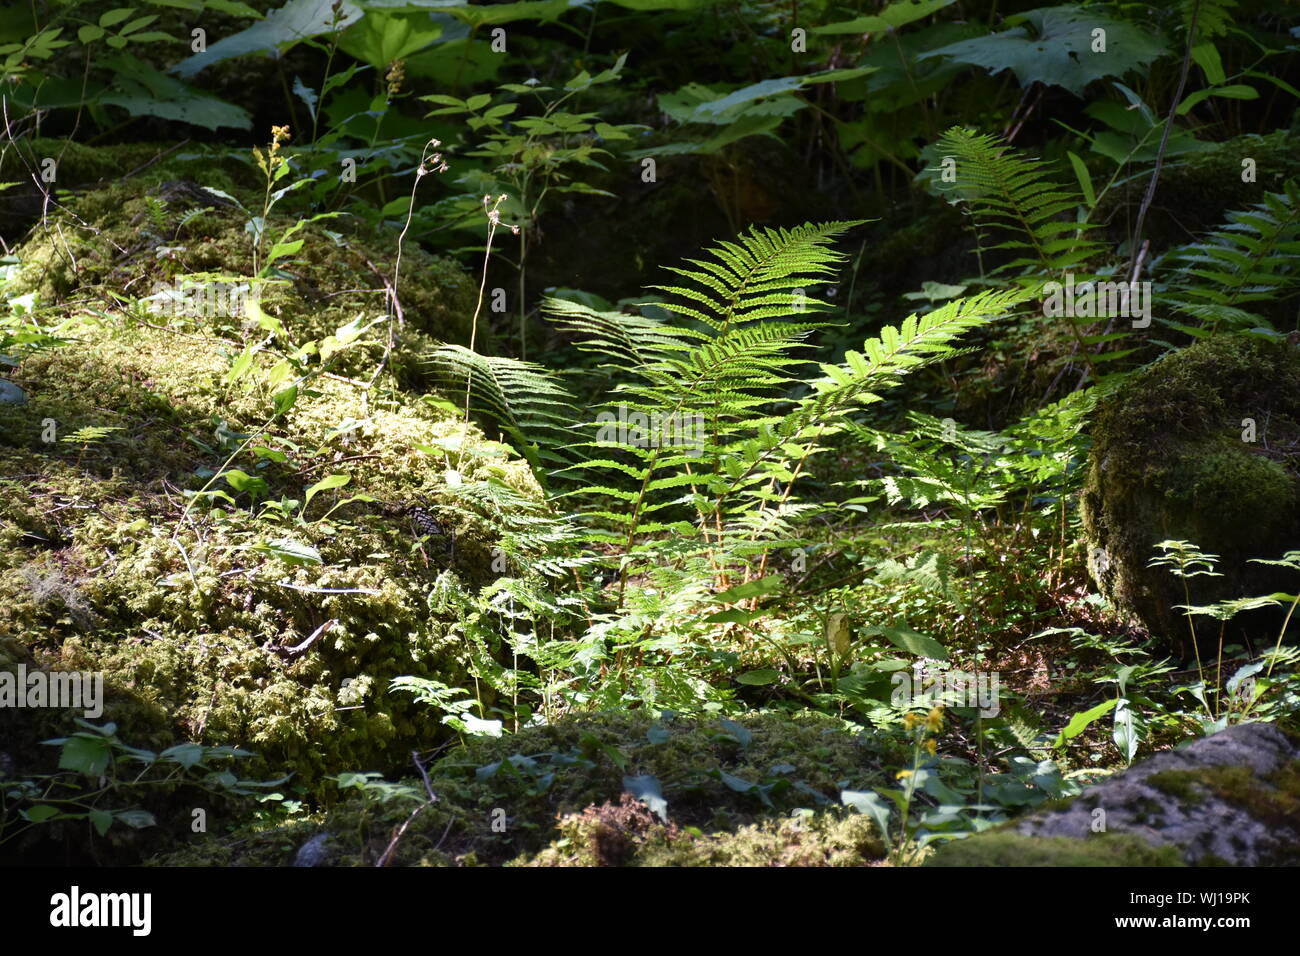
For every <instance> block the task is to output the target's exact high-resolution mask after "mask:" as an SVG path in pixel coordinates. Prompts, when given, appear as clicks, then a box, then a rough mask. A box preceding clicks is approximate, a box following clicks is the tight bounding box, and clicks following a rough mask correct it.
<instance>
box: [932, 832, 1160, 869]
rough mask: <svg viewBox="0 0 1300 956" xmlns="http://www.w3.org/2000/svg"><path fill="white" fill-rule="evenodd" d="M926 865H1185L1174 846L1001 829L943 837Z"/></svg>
mask: <svg viewBox="0 0 1300 956" xmlns="http://www.w3.org/2000/svg"><path fill="white" fill-rule="evenodd" d="M925 865H926V866H1183V865H1184V863H1183V861H1182V858H1181V857H1180V856H1179V855H1178V851H1177V849H1175V848H1174V847H1159V848H1157V847H1153V846H1151V845H1150V844H1148V843H1147V842H1146V841H1144V840H1142V839H1141V838H1140V837H1136V836H1133V835H1131V834H1121V833H1098V834H1094V835H1091V836H1089V837H1088V838H1086V839H1083V840H1078V839H1074V838H1072V837H1030V836H1023V835H1021V834H1017V833H1011V832H1008V831H1005V830H1002V831H997V832H992V833H983V834H979V835H978V836H973V837H968V838H967V839H965V840H956V841H954V842H952V843H945V844H944V845H943V846H941V847H939V849H938V850H936V851H935V853H934V854H933V855H932V856H931V857H930V858H929V859H928V860H927V861H926V863H925Z"/></svg>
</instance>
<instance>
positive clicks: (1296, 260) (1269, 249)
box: [1159, 180, 1300, 334]
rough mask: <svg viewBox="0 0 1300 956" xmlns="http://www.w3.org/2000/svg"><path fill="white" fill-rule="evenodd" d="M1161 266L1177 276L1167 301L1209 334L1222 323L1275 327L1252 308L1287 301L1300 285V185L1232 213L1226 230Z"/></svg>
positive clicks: (1172, 255)
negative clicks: (1261, 303)
mask: <svg viewBox="0 0 1300 956" xmlns="http://www.w3.org/2000/svg"><path fill="white" fill-rule="evenodd" d="M1159 266H1161V267H1167V268H1168V269H1169V270H1170V271H1171V273H1172V276H1173V279H1172V282H1171V285H1170V288H1169V289H1168V290H1167V291H1166V292H1165V293H1164V295H1163V296H1162V300H1163V302H1164V303H1165V304H1167V305H1168V306H1170V307H1172V309H1173V310H1174V311H1176V312H1179V313H1182V314H1183V315H1187V316H1191V317H1193V318H1195V319H1197V320H1199V322H1200V323H1201V325H1202V326H1207V327H1208V331H1209V332H1211V333H1212V332H1214V331H1216V330H1217V329H1218V328H1219V327H1220V326H1221V325H1227V326H1230V327H1235V328H1250V327H1252V326H1264V327H1267V328H1272V324H1271V323H1270V322H1269V321H1268V320H1267V319H1265V318H1264V317H1263V316H1261V315H1259V314H1258V313H1256V312H1253V311H1251V310H1250V309H1249V308H1247V306H1250V305H1251V304H1253V303H1258V302H1269V303H1274V302H1277V301H1279V300H1284V299H1287V298H1289V297H1291V296H1292V295H1294V294H1295V293H1296V290H1297V287H1300V186H1297V184H1296V182H1295V181H1294V180H1292V181H1289V182H1287V183H1286V185H1285V187H1284V191H1283V192H1281V193H1266V194H1265V195H1264V201H1263V202H1261V203H1259V204H1257V205H1255V206H1253V207H1251V208H1249V209H1246V210H1243V211H1236V212H1230V213H1228V214H1227V224H1226V225H1224V226H1223V227H1222V228H1221V229H1218V230H1216V231H1214V232H1212V233H1210V235H1209V236H1207V237H1206V238H1205V239H1204V240H1202V241H1200V242H1194V243H1190V244H1188V245H1185V246H1180V247H1179V248H1177V249H1173V250H1171V251H1170V252H1168V253H1167V254H1166V255H1165V256H1164V257H1163V258H1162V259H1161V260H1160V263H1159ZM1176 327H1178V328H1181V329H1183V330H1184V331H1187V332H1189V333H1192V334H1197V333H1200V330H1199V329H1192V328H1187V327H1186V326H1176ZM1200 334H1204V333H1200Z"/></svg>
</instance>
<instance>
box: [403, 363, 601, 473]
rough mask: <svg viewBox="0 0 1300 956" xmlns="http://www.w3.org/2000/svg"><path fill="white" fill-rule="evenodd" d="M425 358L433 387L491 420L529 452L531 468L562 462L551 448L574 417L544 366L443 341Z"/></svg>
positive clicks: (562, 440) (566, 434)
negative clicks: (475, 350) (546, 462)
mask: <svg viewBox="0 0 1300 956" xmlns="http://www.w3.org/2000/svg"><path fill="white" fill-rule="evenodd" d="M425 358H426V362H427V363H428V365H429V367H430V372H431V374H432V377H433V379H434V381H435V382H436V383H437V387H438V391H439V392H440V393H441V394H443V395H444V396H446V397H447V398H449V399H450V400H452V401H455V402H456V403H457V404H458V405H460V406H464V404H465V393H466V389H467V388H468V390H469V409H470V411H471V413H473V414H475V415H478V416H481V417H483V418H487V419H489V420H490V421H492V422H495V423H496V424H497V425H498V426H499V427H500V428H501V430H502V431H503V432H504V433H505V434H506V435H508V436H509V437H510V438H511V439H512V440H513V441H514V442H515V443H516V445H517V446H518V447H519V448H520V450H521V451H522V452H523V453H524V454H525V455H526V456H527V457H528V460H529V463H530V464H532V466H533V468H534V470H536V471H539V472H540V471H541V469H542V461H543V460H546V461H548V462H551V463H552V464H555V463H559V464H566V463H567V462H566V461H565V459H563V458H562V457H561V456H559V455H558V453H557V452H556V450H557V449H559V448H561V447H563V446H565V445H567V444H568V443H569V441H570V439H571V437H572V436H571V432H570V429H571V426H572V423H573V421H574V419H575V417H576V414H577V413H576V410H575V408H574V405H573V396H572V395H571V394H570V393H569V391H568V389H566V388H565V387H564V386H563V385H562V384H561V383H560V381H559V377H558V376H557V375H556V374H555V373H554V372H552V371H551V370H550V369H548V368H546V367H545V366H542V365H538V364H536V363H533V362H521V361H519V360H518V359H511V358H504V357H501V356H495V355H480V354H479V353H477V352H473V351H471V350H469V349H467V348H465V347H464V346H460V345H452V344H449V343H443V344H442V345H439V346H438V347H437V348H435V349H434V350H433V352H431V353H429V354H428V355H427V356H426V357H425Z"/></svg>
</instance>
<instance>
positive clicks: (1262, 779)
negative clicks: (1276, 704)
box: [928, 724, 1300, 866]
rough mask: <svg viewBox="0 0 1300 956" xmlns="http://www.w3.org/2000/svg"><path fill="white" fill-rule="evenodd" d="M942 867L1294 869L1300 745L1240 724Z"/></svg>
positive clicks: (962, 852) (948, 854) (949, 858)
mask: <svg viewBox="0 0 1300 956" xmlns="http://www.w3.org/2000/svg"><path fill="white" fill-rule="evenodd" d="M928 862H929V864H930V865H938V866H1178V865H1183V864H1187V865H1193V866H1295V865H1297V864H1298V863H1300V738H1297V737H1296V736H1294V735H1292V734H1289V733H1287V732H1285V731H1283V730H1281V729H1279V728H1278V727H1277V726H1275V725H1273V724H1241V725H1238V726H1235V727H1230V728H1228V729H1227V730H1224V731H1221V732H1219V733H1217V734H1215V735H1213V736H1211V737H1205V738H1202V739H1200V740H1197V741H1194V742H1192V743H1190V744H1188V745H1187V746H1184V747H1180V748H1179V749H1177V750H1171V751H1166V752H1164V753H1160V754H1157V755H1156V756H1154V757H1152V758H1151V759H1149V760H1146V761H1144V762H1142V763H1140V764H1138V765H1137V766H1134V767H1132V768H1131V769H1129V770H1127V771H1124V772H1122V773H1119V774H1116V775H1115V776H1113V777H1110V778H1108V779H1106V780H1104V781H1102V782H1101V783H1099V784H1096V785H1095V786H1092V787H1089V788H1088V789H1087V790H1085V791H1084V792H1083V793H1082V794H1080V795H1079V796H1078V797H1077V798H1075V799H1074V800H1073V801H1071V802H1069V803H1068V804H1066V805H1065V806H1062V807H1054V808H1051V809H1047V810H1043V811H1040V812H1037V813H1033V814H1031V815H1029V816H1027V817H1023V818H1021V819H1020V820H1018V821H1016V822H1014V823H1011V824H1008V825H1007V826H1006V827H1004V828H1002V829H999V830H996V831H990V832H988V833H982V834H977V835H975V836H972V837H969V838H967V839H965V840H962V841H959V842H957V843H953V844H951V845H948V846H945V847H943V848H942V849H940V850H939V851H938V852H937V853H936V854H935V856H934V857H933V859H931V860H930V861H928Z"/></svg>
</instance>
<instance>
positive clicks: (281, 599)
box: [0, 317, 538, 786]
mask: <svg viewBox="0 0 1300 956" xmlns="http://www.w3.org/2000/svg"><path fill="white" fill-rule="evenodd" d="M64 334H65V335H68V336H71V337H72V338H73V341H72V342H71V343H70V344H68V345H65V346H63V347H61V348H56V349H52V350H48V351H44V352H40V353H37V354H35V355H31V356H29V357H27V358H26V359H25V360H24V361H23V362H22V364H21V365H20V367H19V368H18V370H17V372H16V373H15V377H16V378H17V379H18V380H19V381H21V382H22V386H23V388H24V389H25V391H26V392H27V395H28V401H27V402H26V403H25V404H23V405H0V667H5V666H8V667H14V666H16V665H17V664H18V663H24V664H26V665H27V666H28V668H29V669H30V668H32V667H44V668H49V669H59V670H76V671H98V672H103V674H104V675H105V685H106V696H107V703H106V707H105V711H104V715H103V718H102V719H104V720H113V721H115V722H117V723H118V725H119V727H120V728H121V730H120V735H121V736H122V738H123V739H124V740H126V741H128V742H129V743H132V744H135V745H140V746H150V747H163V746H167V745H169V744H172V743H175V742H176V741H177V740H178V739H182V740H183V739H192V740H196V741H199V742H204V743H212V744H233V745H240V746H244V747H246V748H248V749H249V750H252V751H255V752H256V753H258V754H259V755H260V758H261V759H260V761H256V762H254V763H252V764H250V765H249V766H248V767H246V768H244V769H245V771H246V772H247V773H248V774H249V775H250V776H260V777H267V776H278V775H279V774H280V773H285V772H290V771H292V772H294V773H296V774H297V778H296V779H297V781H298V782H301V783H303V784H305V785H309V786H310V785H312V784H313V783H314V782H318V781H319V779H320V776H321V775H322V774H325V773H331V772H336V771H339V770H344V769H373V768H379V769H383V768H391V767H394V766H399V765H402V764H405V763H406V760H407V757H408V755H409V752H410V750H411V749H412V747H413V746H422V745H427V744H428V743H429V742H430V741H431V740H434V739H435V738H436V737H437V736H438V734H439V733H440V728H439V725H438V722H437V719H436V715H433V714H431V712H429V711H427V710H422V709H421V708H419V707H418V706H417V705H415V704H414V703H413V701H412V700H411V699H410V697H409V696H407V695H393V694H390V693H389V690H388V685H389V681H390V679H391V678H393V677H395V676H399V675H404V674H414V675H418V676H425V677H432V678H438V679H441V680H444V681H447V682H449V683H457V682H459V681H460V680H461V679H463V677H464V674H465V666H464V662H465V660H466V655H467V654H469V653H471V649H470V648H469V647H468V646H467V642H466V641H465V639H464V637H463V636H462V635H461V633H460V630H459V614H460V609H461V608H463V607H464V606H466V604H467V603H468V602H467V599H466V597H465V594H466V592H467V589H471V588H477V587H479V586H481V585H483V584H485V583H487V581H488V580H490V579H491V578H492V577H495V575H494V574H493V572H492V571H491V568H490V564H491V560H492V550H491V549H492V548H493V547H494V545H495V532H494V531H493V528H494V527H495V524H494V521H495V520H496V519H495V516H493V515H489V514H488V513H486V512H483V511H482V510H481V509H480V508H479V507H478V506H477V505H474V504H472V503H471V502H470V501H469V499H468V498H466V497H465V493H466V492H467V490H468V489H471V488H473V487H476V486H479V485H481V483H482V482H485V481H489V480H490V481H493V482H495V483H498V484H499V485H502V486H505V487H507V488H513V489H514V491H513V492H512V493H513V494H514V495H515V497H516V498H517V499H518V502H519V507H520V508H522V509H524V510H526V509H527V508H528V507H532V506H533V505H530V504H529V502H530V501H533V502H535V501H536V496H537V493H538V489H537V486H536V484H535V483H534V482H533V479H532V476H531V473H530V472H529V470H528V469H527V467H526V466H525V465H523V464H522V463H521V462H519V461H518V460H517V459H514V458H512V457H510V455H509V454H508V450H507V449H505V448H504V447H503V446H500V445H496V444H494V443H490V442H485V441H484V440H483V438H482V436H481V435H480V434H479V433H478V432H477V430H475V429H473V428H467V427H466V426H465V425H463V424H462V423H461V422H460V421H459V420H457V419H456V418H455V417H454V416H453V417H449V416H448V415H447V413H445V412H443V411H440V410H438V409H436V408H434V407H433V406H431V405H429V404H427V403H424V402H422V401H420V400H418V399H415V398H412V397H409V396H406V395H405V394H403V393H401V392H396V391H388V390H378V391H377V390H366V389H363V388H360V387H358V386H357V385H355V384H354V383H352V382H351V381H350V380H347V379H344V378H334V377H329V376H328V375H319V376H316V377H315V378H313V379H311V380H310V381H308V382H306V383H304V385H303V386H302V388H301V390H300V394H299V396H298V399H297V402H296V404H294V405H293V407H292V408H291V409H289V410H288V412H287V413H286V414H284V415H283V416H281V417H279V418H276V419H274V420H271V408H272V402H271V398H270V395H271V393H272V392H274V391H276V390H278V386H274V387H273V386H271V385H269V384H268V378H267V376H268V375H269V374H270V370H271V369H272V368H273V367H274V365H275V364H276V360H275V359H274V358H270V357H265V358H263V357H259V359H258V360H257V361H255V362H254V363H253V366H252V368H251V369H250V371H249V372H248V374H247V376H246V377H245V378H244V379H243V380H242V381H240V382H238V383H234V384H231V383H228V382H227V372H228V370H229V369H230V367H231V362H232V359H233V358H234V356H236V355H237V354H239V345H240V343H238V342H231V341H227V340H224V339H220V338H209V337H204V336H198V335H194V334H190V333H181V332H177V331H171V330H163V329H157V328H151V327H149V326H147V325H141V324H138V323H136V322H134V321H132V320H131V319H130V318H127V317H110V318H103V319H88V320H86V321H85V322H83V323H81V324H80V325H78V326H76V327H69V328H66V329H65V330H64ZM87 428H93V429H100V431H98V432H87V431H84V429H87ZM420 447H423V448H425V449H427V450H434V449H436V448H440V449H442V450H440V451H436V452H435V453H434V454H427V453H426V452H424V451H421V450H420ZM227 461H229V466H230V467H231V468H234V469H238V470H239V473H240V475H242V476H245V477H243V478H239V477H238V476H234V475H233V474H232V478H234V480H235V482H236V483H233V484H232V482H231V480H228V479H225V478H222V479H218V480H213V479H212V476H213V475H214V474H215V473H216V472H217V471H218V470H219V469H221V468H222V467H223V465H224V464H225V463H226V462H227ZM453 472H454V474H453ZM227 473H228V472H227ZM329 475H340V476H346V477H347V484H346V485H345V486H342V487H338V488H334V489H327V490H322V491H320V492H319V493H317V494H316V495H315V497H314V498H313V499H312V501H311V503H310V504H309V505H306V506H303V505H302V504H301V502H303V501H304V500H305V498H306V495H305V489H306V488H307V487H308V486H310V485H312V484H314V483H316V482H318V481H320V480H321V479H322V478H324V477H326V476H329ZM449 475H451V479H452V480H451V483H450V484H449V483H448V481H449V478H448V476H449ZM205 489H206V490H207V491H211V492H220V494H219V495H217V496H216V497H213V498H211V499H210V500H209V499H207V498H204V497H194V496H195V494H196V493H197V492H201V491H203V490H205ZM355 496H361V497H360V498H359V499H358V500H353V501H351V502H347V501H346V500H347V499H348V498H350V497H355ZM345 502H346V503H345ZM412 505H419V506H421V507H424V508H425V509H426V510H427V511H428V512H429V513H430V514H432V515H436V517H437V520H438V521H439V522H441V524H442V525H443V528H444V530H445V531H446V532H447V534H446V535H445V536H441V537H437V538H435V539H430V540H428V541H424V542H423V543H421V540H420V537H419V531H418V529H417V528H416V527H415V526H414V524H413V521H412V517H411V515H410V513H409V507H410V506H412ZM453 534H454V539H453V538H452V535H453ZM453 540H454V544H453ZM0 718H2V719H5V720H7V721H9V725H8V726H6V727H5V728H3V731H4V732H3V733H2V734H0V736H3V737H5V739H6V740H7V741H9V742H11V743H12V744H13V749H12V751H11V752H12V755H13V756H14V757H15V758H17V759H18V761H19V767H18V769H19V770H20V771H21V770H24V769H30V768H31V767H33V766H37V767H39V766H43V765H44V761H47V760H48V759H49V753H48V752H49V751H50V748H39V747H36V746H34V745H35V742H36V741H38V740H40V739H42V738H44V737H50V736H55V735H57V734H58V733H61V732H63V731H66V730H67V729H68V723H69V721H70V719H71V718H70V714H68V713H66V712H63V711H57V712H35V711H25V712H14V711H5V712H4V713H0ZM15 722H16V725H15ZM442 732H445V731H442ZM6 749H7V750H9V749H11V748H10V747H6Z"/></svg>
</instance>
